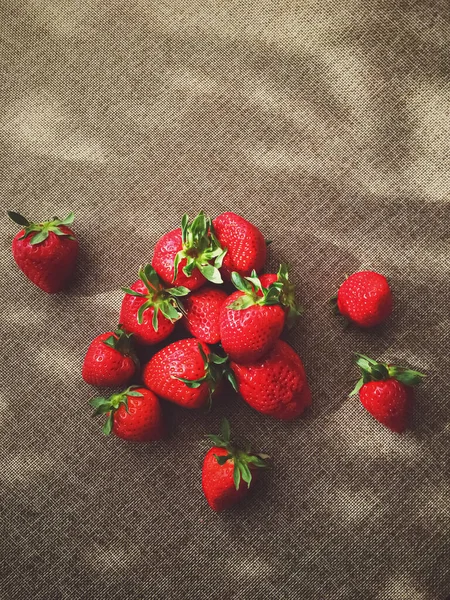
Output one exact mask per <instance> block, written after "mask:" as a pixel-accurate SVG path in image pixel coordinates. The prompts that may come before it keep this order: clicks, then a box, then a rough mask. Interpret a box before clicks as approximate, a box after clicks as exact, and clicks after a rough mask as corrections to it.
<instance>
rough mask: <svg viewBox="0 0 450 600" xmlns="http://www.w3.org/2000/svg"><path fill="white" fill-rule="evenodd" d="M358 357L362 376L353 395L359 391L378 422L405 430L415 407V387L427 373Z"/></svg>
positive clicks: (397, 431)
mask: <svg viewBox="0 0 450 600" xmlns="http://www.w3.org/2000/svg"><path fill="white" fill-rule="evenodd" d="M357 356H358V359H357V361H356V364H357V365H358V367H359V368H360V370H361V375H362V377H361V379H360V380H359V381H358V383H357V384H356V386H355V389H354V390H353V391H352V393H351V394H350V395H351V396H355V395H356V394H358V393H359V399H360V400H361V404H362V405H363V406H364V408H365V409H366V410H367V411H369V413H370V414H371V415H372V416H373V417H375V419H376V420H377V421H379V422H380V423H382V424H383V425H385V426H386V427H388V428H389V429H391V430H392V431H395V432H396V433H402V432H403V431H404V430H405V429H406V426H407V421H408V415H409V412H410V408H411V400H412V388H411V386H413V385H417V384H418V383H420V382H421V381H422V379H423V378H424V377H425V375H424V374H423V373H419V372H418V371H412V370H411V369H407V368H405V367H396V366H394V365H388V364H385V363H380V362H377V361H376V360H373V359H372V358H369V357H368V356H364V354H357Z"/></svg>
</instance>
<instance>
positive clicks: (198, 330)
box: [183, 286, 227, 344]
mask: <svg viewBox="0 0 450 600" xmlns="http://www.w3.org/2000/svg"><path fill="white" fill-rule="evenodd" d="M226 299H227V294H226V293H225V292H224V291H223V290H220V289H219V288H216V287H212V286H205V287H203V288H201V289H200V290H197V291H195V292H193V293H192V294H190V295H189V296H188V297H187V298H186V300H185V301H184V303H183V304H184V310H185V316H184V317H183V323H184V325H185V327H186V329H187V330H188V331H189V332H190V333H191V334H192V335H193V336H194V337H196V338H197V339H198V340H201V341H202V342H205V343H207V344H217V343H218V342H220V325H219V317H220V309H221V308H222V304H223V303H224V302H225V300H226Z"/></svg>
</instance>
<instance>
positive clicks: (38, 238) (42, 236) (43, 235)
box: [30, 229, 48, 246]
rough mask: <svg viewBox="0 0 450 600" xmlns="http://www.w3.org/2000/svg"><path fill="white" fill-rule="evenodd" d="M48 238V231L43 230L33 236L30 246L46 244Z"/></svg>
mask: <svg viewBox="0 0 450 600" xmlns="http://www.w3.org/2000/svg"><path fill="white" fill-rule="evenodd" d="M47 238H48V229H41V230H40V231H38V232H37V233H35V234H34V235H32V237H31V239H30V244H31V245H32V246H34V245H35V244H40V243H41V242H45V240H46V239H47Z"/></svg>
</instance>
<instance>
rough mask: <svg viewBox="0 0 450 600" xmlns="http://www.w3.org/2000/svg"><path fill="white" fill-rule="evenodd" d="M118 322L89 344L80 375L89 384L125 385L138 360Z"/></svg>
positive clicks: (130, 342) (129, 337) (131, 343)
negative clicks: (116, 326)
mask: <svg viewBox="0 0 450 600" xmlns="http://www.w3.org/2000/svg"><path fill="white" fill-rule="evenodd" d="M132 336H133V334H132V333H126V332H125V331H124V330H123V329H122V328H121V326H120V325H119V327H118V328H117V329H116V330H115V331H108V332H107V333H102V334H101V335H98V336H97V337H96V338H95V339H94V340H93V341H92V342H91V345H90V346H89V348H88V350H87V352H86V356H85V358H84V362H83V371H82V376H83V379H84V380H85V382H86V383H89V384H90V385H97V386H100V387H102V386H104V387H119V386H123V385H126V384H127V383H128V382H129V381H130V379H131V378H132V377H133V375H134V374H135V372H136V368H137V365H138V360H137V357H136V354H135V353H134V349H133V342H132V340H131V338H132Z"/></svg>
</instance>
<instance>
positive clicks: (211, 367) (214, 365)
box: [174, 343, 238, 406]
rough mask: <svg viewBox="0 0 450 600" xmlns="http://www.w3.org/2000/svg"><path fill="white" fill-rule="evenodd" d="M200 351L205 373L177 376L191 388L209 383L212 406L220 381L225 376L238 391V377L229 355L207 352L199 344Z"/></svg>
mask: <svg viewBox="0 0 450 600" xmlns="http://www.w3.org/2000/svg"><path fill="white" fill-rule="evenodd" d="M198 351H199V352H200V355H201V357H202V359H203V364H204V367H205V374H204V375H203V377H200V378H199V379H185V378H184V377H175V376H174V379H178V381H182V382H183V383H185V384H186V385H187V386H188V387H189V388H193V389H196V388H199V387H200V386H201V385H202V383H207V384H208V387H209V405H210V406H211V402H212V396H213V394H214V392H215V391H216V389H217V386H218V385H219V383H220V382H221V381H222V380H223V379H224V378H225V379H227V380H228V381H229V382H230V384H231V386H232V387H233V389H234V391H235V392H237V391H238V386H237V381H236V377H235V375H234V373H233V371H232V370H231V368H230V366H229V362H228V356H219V355H218V354H215V353H214V352H210V353H209V354H205V351H204V350H203V347H202V345H201V344H200V343H199V344H198Z"/></svg>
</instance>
